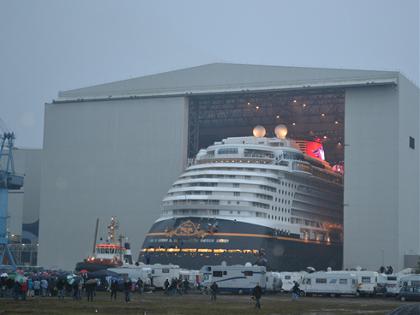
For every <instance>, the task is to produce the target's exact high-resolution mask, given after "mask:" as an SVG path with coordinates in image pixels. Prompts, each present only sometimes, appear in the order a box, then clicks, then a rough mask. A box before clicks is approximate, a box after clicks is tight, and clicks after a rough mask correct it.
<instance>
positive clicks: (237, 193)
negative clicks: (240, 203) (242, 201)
mask: <svg viewBox="0 0 420 315" xmlns="http://www.w3.org/2000/svg"><path fill="white" fill-rule="evenodd" d="M233 195H234V196H240V195H241V193H240V192H237V191H235V192H234V193H233Z"/></svg>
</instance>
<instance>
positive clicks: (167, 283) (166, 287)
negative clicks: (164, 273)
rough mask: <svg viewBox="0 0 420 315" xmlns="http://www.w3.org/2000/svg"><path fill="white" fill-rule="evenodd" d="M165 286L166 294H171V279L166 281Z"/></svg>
mask: <svg viewBox="0 0 420 315" xmlns="http://www.w3.org/2000/svg"><path fill="white" fill-rule="evenodd" d="M163 285H164V286H165V294H166V295H168V294H169V285H170V284H169V279H166V280H165V282H164V284H163Z"/></svg>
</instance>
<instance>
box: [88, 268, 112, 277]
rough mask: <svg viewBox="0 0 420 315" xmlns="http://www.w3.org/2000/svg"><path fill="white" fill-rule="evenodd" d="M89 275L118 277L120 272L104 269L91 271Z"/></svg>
mask: <svg viewBox="0 0 420 315" xmlns="http://www.w3.org/2000/svg"><path fill="white" fill-rule="evenodd" d="M88 276H89V278H104V277H109V276H111V277H112V276H114V277H118V276H119V274H118V273H116V272H113V271H109V270H106V269H102V270H98V271H95V272H89V274H88Z"/></svg>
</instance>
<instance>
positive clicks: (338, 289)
mask: <svg viewBox="0 0 420 315" xmlns="http://www.w3.org/2000/svg"><path fill="white" fill-rule="evenodd" d="M300 289H301V290H302V291H303V292H304V294H305V295H308V296H310V295H325V296H327V295H329V296H336V297H338V296H340V295H357V276H356V275H355V274H354V273H351V272H323V271H320V272H314V273H310V274H307V275H305V277H304V278H303V281H302V285H301V288H300Z"/></svg>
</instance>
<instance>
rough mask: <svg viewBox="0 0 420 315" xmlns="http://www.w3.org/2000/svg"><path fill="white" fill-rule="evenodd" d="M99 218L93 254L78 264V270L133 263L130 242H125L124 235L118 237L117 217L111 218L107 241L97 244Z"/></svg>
mask: <svg viewBox="0 0 420 315" xmlns="http://www.w3.org/2000/svg"><path fill="white" fill-rule="evenodd" d="M98 224H99V219H98V220H97V221H96V229H95V241H94V246H93V252H92V256H89V257H88V258H86V259H85V260H84V261H81V262H78V263H77V264H76V271H81V270H87V271H89V272H94V271H98V270H102V269H107V268H116V267H120V266H122V265H123V264H124V263H127V264H132V263H133V261H132V257H131V250H130V244H129V243H128V242H125V243H124V246H123V239H124V236H122V235H119V236H118V237H117V233H118V229H119V223H118V221H117V219H116V218H114V217H112V218H111V223H110V224H109V225H108V227H107V228H108V236H107V239H106V241H105V242H101V243H98V244H96V239H97V234H98Z"/></svg>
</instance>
